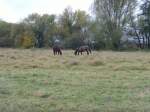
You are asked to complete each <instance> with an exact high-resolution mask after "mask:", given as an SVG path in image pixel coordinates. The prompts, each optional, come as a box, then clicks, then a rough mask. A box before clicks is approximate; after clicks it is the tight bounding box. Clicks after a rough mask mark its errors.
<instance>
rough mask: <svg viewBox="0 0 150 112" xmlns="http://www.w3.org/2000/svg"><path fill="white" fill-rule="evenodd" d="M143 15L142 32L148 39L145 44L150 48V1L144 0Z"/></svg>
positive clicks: (141, 18) (141, 21)
mask: <svg viewBox="0 0 150 112" xmlns="http://www.w3.org/2000/svg"><path fill="white" fill-rule="evenodd" d="M141 11H142V13H141V15H140V19H139V21H138V22H139V27H140V32H141V34H142V36H143V38H144V39H145V40H146V43H145V46H146V47H147V48H150V1H149V0H144V1H143V4H142V5H141Z"/></svg>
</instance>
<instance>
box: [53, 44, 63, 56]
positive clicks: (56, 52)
mask: <svg viewBox="0 0 150 112" xmlns="http://www.w3.org/2000/svg"><path fill="white" fill-rule="evenodd" d="M53 53H54V55H62V51H61V47H59V46H57V45H54V46H53Z"/></svg>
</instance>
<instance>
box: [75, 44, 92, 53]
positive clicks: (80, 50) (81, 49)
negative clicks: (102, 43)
mask: <svg viewBox="0 0 150 112" xmlns="http://www.w3.org/2000/svg"><path fill="white" fill-rule="evenodd" d="M82 52H87V55H89V54H91V53H92V52H91V49H90V47H89V46H87V45H85V46H80V47H78V48H76V50H75V52H74V54H75V55H79V53H80V54H81V55H82Z"/></svg>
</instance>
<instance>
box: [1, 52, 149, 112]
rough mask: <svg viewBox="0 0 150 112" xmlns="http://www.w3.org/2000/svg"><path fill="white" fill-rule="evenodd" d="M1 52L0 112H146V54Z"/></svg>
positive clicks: (147, 76)
mask: <svg viewBox="0 0 150 112" xmlns="http://www.w3.org/2000/svg"><path fill="white" fill-rule="evenodd" d="M63 53H64V54H63V56H53V54H52V51H50V50H46V49H31V50H22V49H0V112H150V53H146V52H111V51H100V52H94V53H93V54H92V55H90V56H87V55H84V56H74V55H73V51H65V52H63Z"/></svg>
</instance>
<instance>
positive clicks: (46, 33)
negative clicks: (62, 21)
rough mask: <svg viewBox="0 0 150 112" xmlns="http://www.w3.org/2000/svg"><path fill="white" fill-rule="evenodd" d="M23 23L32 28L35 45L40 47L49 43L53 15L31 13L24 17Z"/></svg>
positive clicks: (52, 27)
mask: <svg viewBox="0 0 150 112" xmlns="http://www.w3.org/2000/svg"><path fill="white" fill-rule="evenodd" d="M23 23H24V24H26V25H28V26H30V27H31V28H32V31H33V32H34V35H35V38H36V47H39V48H41V47H45V46H48V45H49V40H50V37H52V35H53V29H54V27H55V15H47V14H45V15H43V16H40V15H38V14H31V15H29V16H28V17H27V18H25V19H24V21H23Z"/></svg>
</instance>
